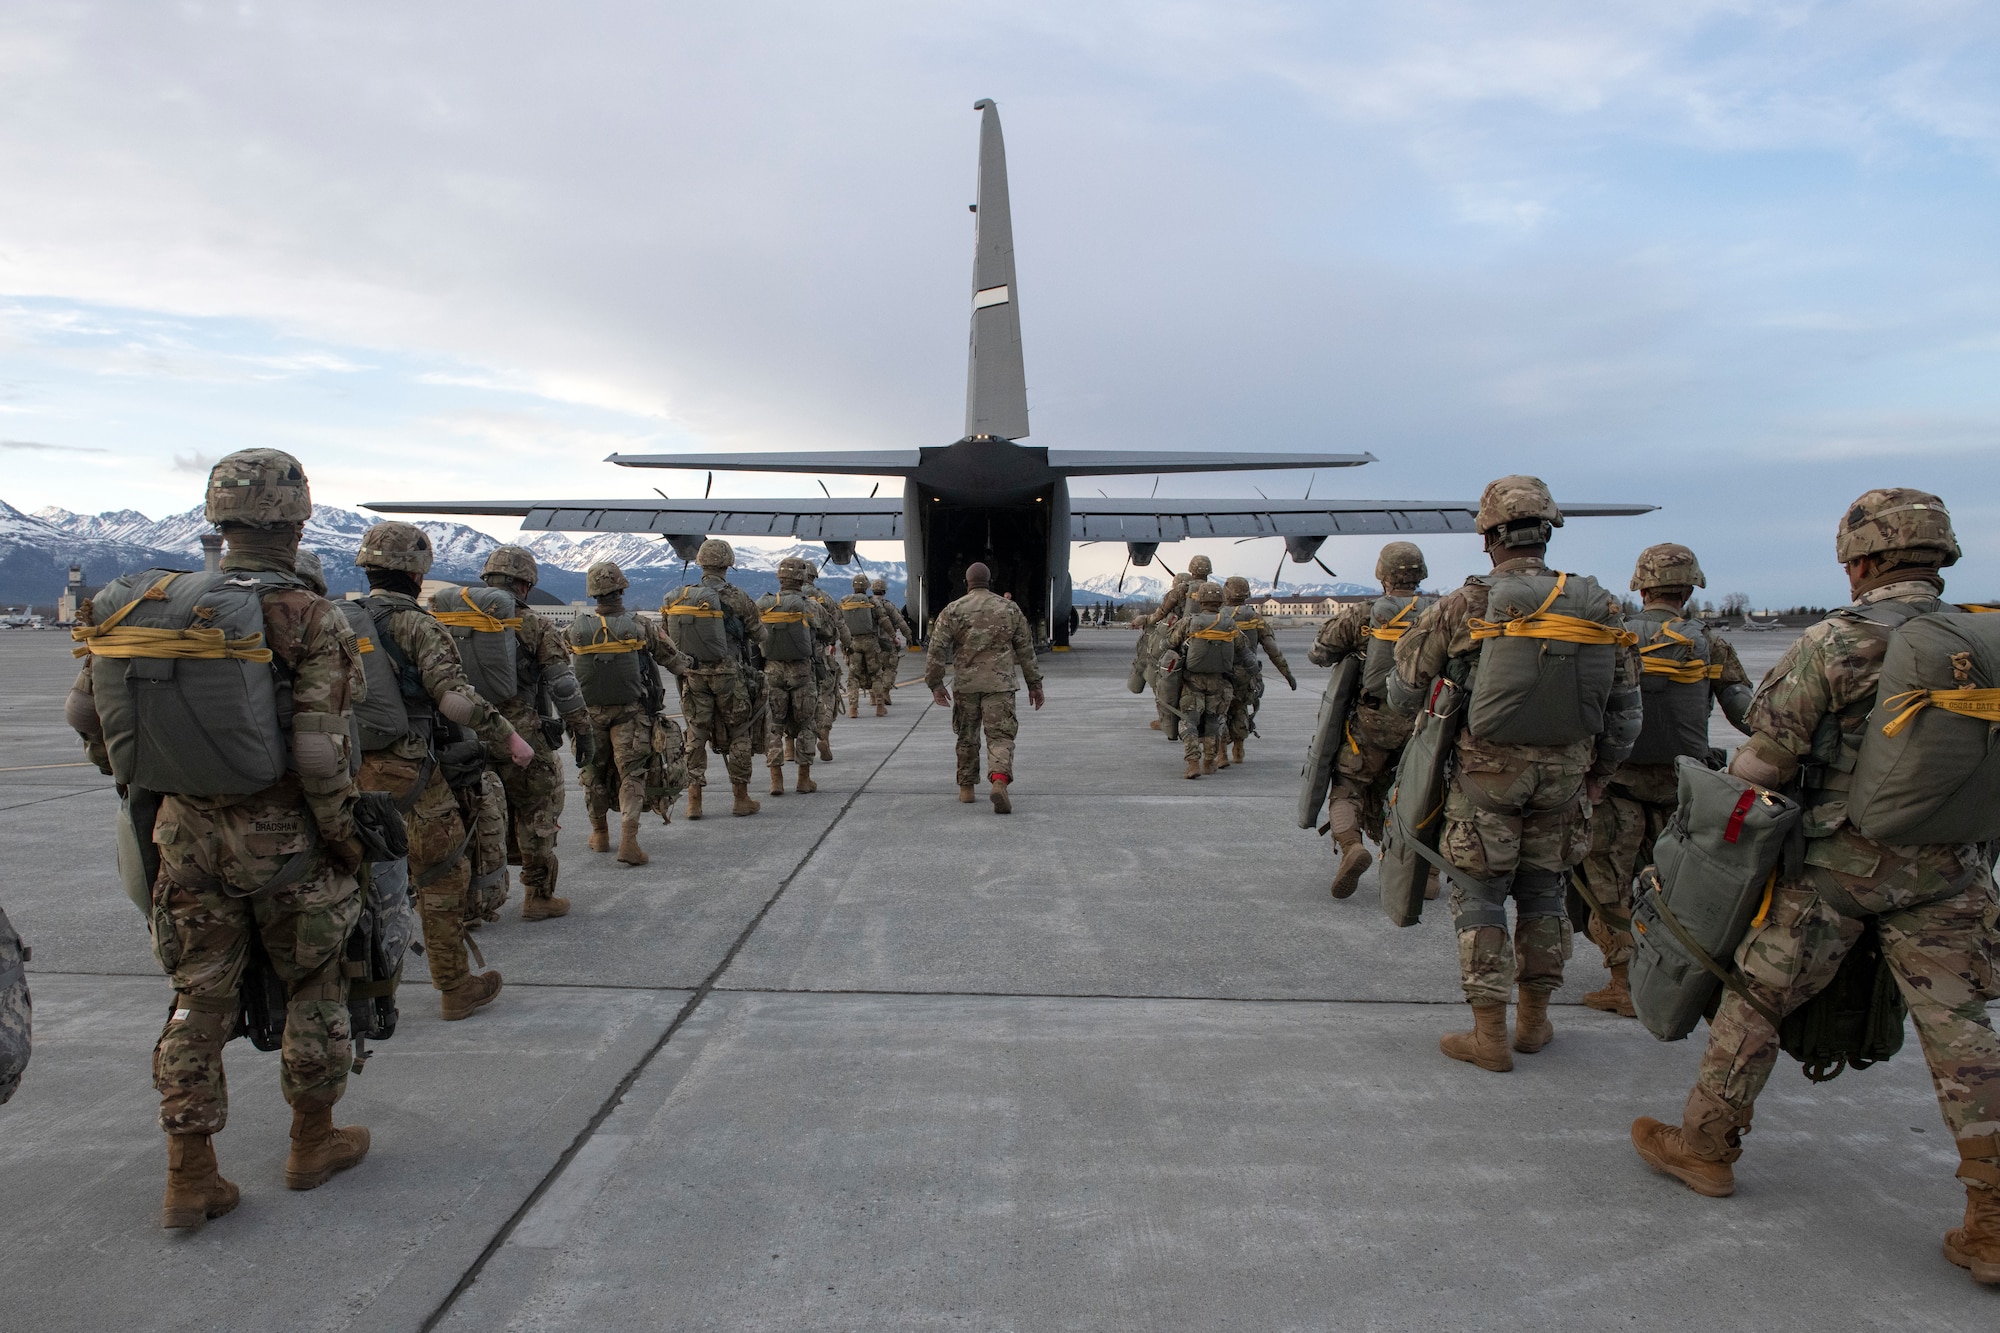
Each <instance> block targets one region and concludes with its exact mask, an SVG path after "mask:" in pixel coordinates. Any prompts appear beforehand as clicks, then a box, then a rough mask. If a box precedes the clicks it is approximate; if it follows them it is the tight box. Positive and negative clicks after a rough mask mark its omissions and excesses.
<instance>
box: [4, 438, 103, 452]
mask: <svg viewBox="0 0 2000 1333" xmlns="http://www.w3.org/2000/svg"><path fill="white" fill-rule="evenodd" d="M0 449H27V450H32V451H34V452H35V453H51V454H108V453H110V452H111V451H110V450H109V449H98V448H94V447H92V446H90V445H87V444H43V443H42V442H41V441H39V440H0Z"/></svg>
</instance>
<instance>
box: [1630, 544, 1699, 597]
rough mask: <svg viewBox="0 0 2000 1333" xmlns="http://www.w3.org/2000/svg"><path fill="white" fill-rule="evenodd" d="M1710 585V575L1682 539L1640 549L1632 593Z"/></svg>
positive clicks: (1635, 566) (1633, 573)
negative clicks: (1703, 570) (1680, 541)
mask: <svg viewBox="0 0 2000 1333" xmlns="http://www.w3.org/2000/svg"><path fill="white" fill-rule="evenodd" d="M1707 586H1708V578H1707V577H1706V576H1705V575H1704V574H1703V573H1702V572H1701V562H1700V561H1698V560H1696V559H1695V558H1694V552H1693V551H1690V550H1689V549H1688V548H1687V547H1685V546H1682V545H1681V544H1680V543H1679V542H1661V543H1660V544H1659V545H1658V546H1648V547H1647V548H1646V549H1645V550H1643V551H1641V552H1639V561H1638V563H1637V564H1636V565H1634V566H1633V567H1632V591H1633V592H1650V591H1651V590H1652V589H1654V588H1706V587H1707Z"/></svg>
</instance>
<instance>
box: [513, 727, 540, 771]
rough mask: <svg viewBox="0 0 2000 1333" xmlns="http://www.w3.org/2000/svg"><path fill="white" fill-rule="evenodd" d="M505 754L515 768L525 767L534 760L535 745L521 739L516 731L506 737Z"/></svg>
mask: <svg viewBox="0 0 2000 1333" xmlns="http://www.w3.org/2000/svg"><path fill="white" fill-rule="evenodd" d="M507 754H508V757H509V758H511V759H512V760H513V761H514V767H516V768H526V767H527V766H528V765H529V764H532V763H534V762H535V747H534V746H532V745H530V744H528V742H527V741H525V740H523V739H522V737H521V733H520V732H518V731H517V732H515V733H514V734H513V735H511V736H509V737H508V738H507Z"/></svg>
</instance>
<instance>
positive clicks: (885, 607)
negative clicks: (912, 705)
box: [868, 579, 1025, 708]
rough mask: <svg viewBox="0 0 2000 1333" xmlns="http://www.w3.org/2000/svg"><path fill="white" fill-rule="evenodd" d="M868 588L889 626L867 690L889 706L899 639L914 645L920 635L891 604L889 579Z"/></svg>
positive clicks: (893, 691)
mask: <svg viewBox="0 0 2000 1333" xmlns="http://www.w3.org/2000/svg"><path fill="white" fill-rule="evenodd" d="M868 590H869V592H870V593H872V594H873V595H874V598H875V605H876V606H877V607H878V608H879V609H880V610H881V612H882V619H883V620H885V621H887V622H888V626H889V634H888V637H886V638H884V639H883V640H882V655H881V657H880V658H878V659H877V660H876V662H875V679H874V680H872V681H870V682H869V686H868V692H869V695H870V697H872V698H873V699H874V700H875V702H876V703H878V704H880V705H882V706H883V707H885V708H886V707H888V706H889V705H890V704H892V703H894V702H896V698H895V695H896V673H897V672H898V671H899V670H901V669H902V665H903V663H902V656H901V650H900V649H899V648H898V647H897V646H896V639H897V638H898V637H899V636H900V637H901V638H902V640H903V642H904V643H907V644H909V645H910V646H911V647H913V648H914V647H915V646H916V643H917V636H916V635H915V634H913V633H912V632H911V631H910V625H909V622H908V621H906V620H904V619H903V613H902V612H901V611H898V610H897V609H896V608H895V607H894V606H893V605H891V604H890V602H889V584H888V582H887V581H886V580H883V579H876V580H875V581H874V582H873V583H871V584H869V585H868ZM1024 618H1025V617H1024Z"/></svg>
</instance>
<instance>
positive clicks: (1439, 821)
mask: <svg viewBox="0 0 2000 1333" xmlns="http://www.w3.org/2000/svg"><path fill="white" fill-rule="evenodd" d="M1464 721H1465V691H1464V690H1462V689H1460V688H1459V686H1458V685H1457V683H1456V682H1454V681H1452V680H1450V679H1448V678H1446V677H1444V676H1440V677H1438V678H1437V680H1436V681H1435V682H1434V683H1433V684H1432V685H1431V694H1430V699H1429V701H1428V702H1427V703H1426V704H1425V705H1424V709H1423V711H1422V712H1420V713H1418V714H1417V722H1416V726H1415V728H1414V729H1413V730H1412V731H1411V732H1410V739H1409V743H1408V744H1406V745H1405V746H1403V756H1402V758H1401V759H1399V760H1398V761H1397V763H1396V784H1395V785H1394V786H1393V787H1391V788H1390V789H1389V809H1388V817H1387V818H1386V819H1385V820H1384V821H1383V831H1382V860H1381V863H1380V864H1379V865H1378V866H1377V867H1376V872H1375V874H1376V881H1377V883H1379V884H1380V885H1381V887H1382V910H1383V911H1384V912H1385V913H1387V914H1388V917H1389V919H1390V920H1391V921H1393V922H1395V923H1396V924H1397V925H1399V926H1414V925H1416V924H1417V922H1418V921H1419V920H1421V919H1422V917H1423V914H1424V885H1426V884H1427V883H1429V882H1430V877H1431V876H1430V872H1431V869H1432V867H1433V866H1435V867H1437V869H1438V870H1439V871H1440V872H1441V873H1442V872H1443V871H1444V865H1443V860H1442V858H1441V857H1440V856H1439V855H1438V850H1437V845H1438V835H1439V834H1441V833H1442V832H1443V831H1444V794H1445V793H1444V788H1445V781H1446V778H1447V777H1448V775H1449V773H1450V771H1451V753H1452V745H1453V743H1454V742H1456V741H1457V740H1458V731H1459V727H1460V726H1461V725H1463V723H1464Z"/></svg>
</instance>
